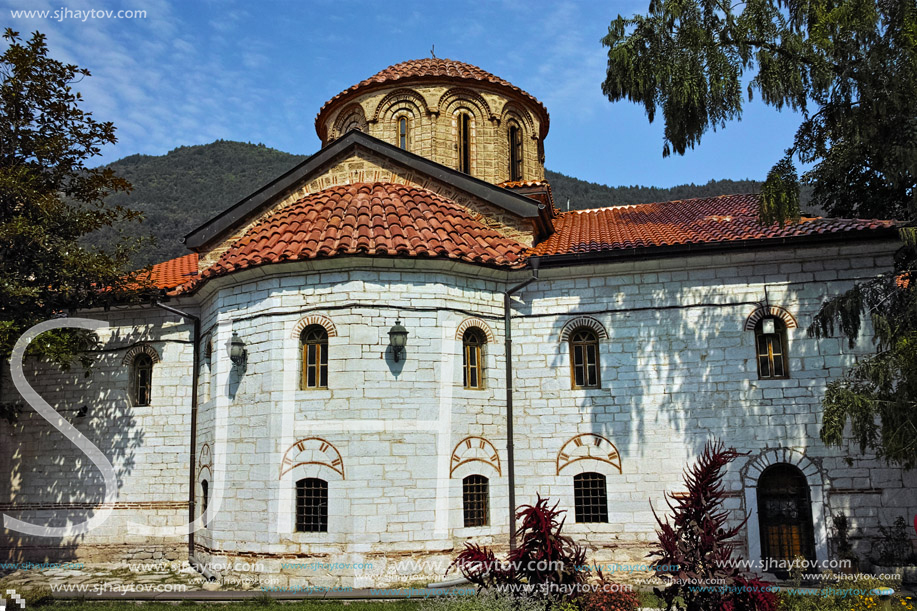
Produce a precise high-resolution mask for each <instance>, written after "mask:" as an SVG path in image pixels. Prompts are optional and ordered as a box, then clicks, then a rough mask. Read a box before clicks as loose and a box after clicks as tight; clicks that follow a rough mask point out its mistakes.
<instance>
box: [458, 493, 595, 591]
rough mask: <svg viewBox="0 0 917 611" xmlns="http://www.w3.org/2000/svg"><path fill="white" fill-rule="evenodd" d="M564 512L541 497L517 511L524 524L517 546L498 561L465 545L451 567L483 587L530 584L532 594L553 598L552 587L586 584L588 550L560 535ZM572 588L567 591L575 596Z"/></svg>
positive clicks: (477, 547) (482, 548)
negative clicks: (561, 518) (584, 570)
mask: <svg viewBox="0 0 917 611" xmlns="http://www.w3.org/2000/svg"><path fill="white" fill-rule="evenodd" d="M563 513H565V512H564V511H563V510H561V511H558V510H557V504H556V503H555V504H554V506H553V507H548V500H547V499H543V498H541V496H540V495H539V496H538V500H537V501H536V503H535V505H523V506H522V507H520V508H519V509H518V510H517V513H516V519H517V520H520V521H521V525H520V526H519V529H518V530H517V531H516V537H517V540H518V546H517V547H516V549H514V550H512V551H510V552H509V554H507V556H506V560H505V561H504V562H500V561H499V560H497V558H496V556H495V555H494V553H493V551H492V550H491V549H490V548H488V547H486V546H480V545H477V544H475V543H466V544H465V549H463V550H462V551H461V552H459V555H458V556H456V558H455V560H454V561H453V562H452V564H450V565H449V568H448V569H446V573H448V572H449V571H450V570H451V569H452V567H458V569H459V571H461V573H462V575H463V576H464V577H465V579H467V580H468V581H470V582H471V583H474V584H476V585H477V586H479V587H480V588H486V587H499V586H508V585H521V584H529V585H531V586H545V587H543V588H538V587H533V588H532V591H533V593H536V594H540V595H546V596H548V597H552V595H553V594H556V593H557V590H555V591H553V592H552V590H551V589H550V586H552V585H557V586H573V585H575V584H580V583H582V582H583V578H584V574H583V571H581V570H578V569H580V568H581V567H582V566H583V565H584V564H585V561H586V551H585V550H584V549H583V548H582V547H580V546H579V545H577V543H576V542H575V541H573V539H571V538H570V537H567V536H564V535H562V534H561V531H562V530H563V526H564V521H563V520H560V519H559V518H560V516H561V514H563ZM572 590H573V589H572V588H566V591H567V592H569V593H572Z"/></svg>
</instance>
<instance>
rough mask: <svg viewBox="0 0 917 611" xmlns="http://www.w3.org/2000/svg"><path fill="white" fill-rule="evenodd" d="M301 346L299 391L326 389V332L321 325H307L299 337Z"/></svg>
mask: <svg viewBox="0 0 917 611" xmlns="http://www.w3.org/2000/svg"><path fill="white" fill-rule="evenodd" d="M299 341H300V343H301V344H302V379H301V380H300V385H299V387H300V389H301V390H311V389H315V388H328V331H327V330H326V329H325V328H324V327H323V326H321V325H309V326H308V327H306V328H305V329H303V330H302V334H301V335H300V336H299Z"/></svg>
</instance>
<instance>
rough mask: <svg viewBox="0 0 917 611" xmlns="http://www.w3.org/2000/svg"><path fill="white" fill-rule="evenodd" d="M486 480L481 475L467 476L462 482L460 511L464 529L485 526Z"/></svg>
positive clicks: (486, 510) (486, 514)
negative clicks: (462, 515)
mask: <svg viewBox="0 0 917 611" xmlns="http://www.w3.org/2000/svg"><path fill="white" fill-rule="evenodd" d="M488 495H489V492H488V480H487V478H486V477H484V476H483V475H469V476H468V477H466V478H465V479H463V480H462V509H463V514H464V518H465V520H464V524H465V528H469V527H472V526H487V524H488V523H489V522H490V520H489V513H490V512H489V507H488V505H489V501H488Z"/></svg>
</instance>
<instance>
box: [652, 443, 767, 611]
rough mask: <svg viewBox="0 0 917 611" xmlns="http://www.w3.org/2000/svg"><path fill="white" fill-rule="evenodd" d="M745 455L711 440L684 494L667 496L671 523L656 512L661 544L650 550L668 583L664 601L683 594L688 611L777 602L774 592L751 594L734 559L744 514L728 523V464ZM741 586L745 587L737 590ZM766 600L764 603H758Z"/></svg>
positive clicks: (748, 607)
mask: <svg viewBox="0 0 917 611" xmlns="http://www.w3.org/2000/svg"><path fill="white" fill-rule="evenodd" d="M739 456H743V454H740V453H738V452H736V450H735V449H734V448H729V449H726V447H725V446H724V445H723V443H722V442H713V441H711V442H708V443H707V445H706V446H705V447H704V452H703V454H702V455H701V456H700V458H699V459H698V460H697V462H696V463H695V464H694V466H693V467H691V468H689V469H687V470H686V472H685V476H684V478H685V486H686V488H687V492H686V493H685V494H678V495H676V494H669V495H668V497H667V499H666V502H667V504H668V506H669V509H671V510H672V512H673V514H674V516H673V520H672V523H671V524H670V523H669V522H668V520H665V521H664V520H662V519H661V518H660V517H659V516H658V515H656V510H655V509H653V514H654V515H655V516H656V522H657V523H658V524H659V529H658V530H657V531H656V533H657V535H658V536H659V549H658V550H656V551H654V552H652V553H651V554H650V557H651V558H653V557H654V558H656V560H655V561H654V562H653V564H652V566H653V568H654V569H655V571H656V576H657V577H659V578H660V579H662V580H663V581H666V582H667V583H668V584H669V585H668V586H666V587H665V588H663V589H659V588H654V592H655V593H656V594H657V595H658V596H659V597H660V598H662V599H663V600H664V601H665V605H666V608H667V609H671V608H673V606H675V600H676V598H681V600H682V602H683V604H684V608H685V609H687V611H714V610H716V611H719V610H720V609H725V608H727V605H731V607H729V608H732V609H735V610H737V611H738V610H743V611H744V610H758V611H765V610H768V611H769V610H771V609H774V608H775V600H774V598H773V597H759V596H752V594H757V593H755V592H747V591H744V586H748V585H749V583H750V582H748V581H746V580H743V579H741V573H740V571H739V569H738V568H735V565H734V563H732V562H731V560H732V553H733V551H734V550H733V546H732V544H730V543H729V540H730V539H732V538H734V537H736V536H737V535H738V534H739V533H740V532H741V529H742V527H743V526H744V525H745V520H743V521H742V522H741V523H739V524H737V525H736V526H734V527H732V528H729V527H728V526H727V521H728V517H729V516H728V514H727V512H726V511H725V510H724V509H723V500H724V498H725V497H724V494H723V483H722V480H723V470H724V469H725V468H726V466H727V465H728V464H729V463H731V462H732V461H733V460H735V459H736V458H738V457H739ZM737 589H741V590H743V591H739V592H736V590H737ZM757 605H761V606H757Z"/></svg>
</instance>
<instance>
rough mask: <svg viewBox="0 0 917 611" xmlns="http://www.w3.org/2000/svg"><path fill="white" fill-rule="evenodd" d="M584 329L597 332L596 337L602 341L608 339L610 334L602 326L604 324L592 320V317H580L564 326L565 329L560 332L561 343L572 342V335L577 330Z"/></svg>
mask: <svg viewBox="0 0 917 611" xmlns="http://www.w3.org/2000/svg"><path fill="white" fill-rule="evenodd" d="M583 327H586V328H588V329H592V330H593V331H595V334H596V336H597V337H598V338H599V339H600V340H602V339H608V332H607V331H606V330H605V327H604V326H603V325H602V323H600V322H599V321H597V320H596V319H594V318H592V317H591V316H579V317H577V318H574V319H573V320H571V321H569V322H568V323H567V324H565V325H564V328H563V329H561V331H560V341H562V342H568V341H570V334H571V333H573V332H574V331H576V330H577V329H582V328H583Z"/></svg>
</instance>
